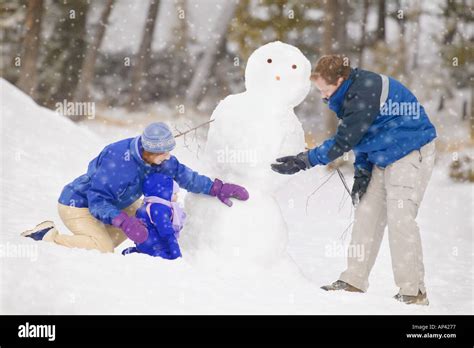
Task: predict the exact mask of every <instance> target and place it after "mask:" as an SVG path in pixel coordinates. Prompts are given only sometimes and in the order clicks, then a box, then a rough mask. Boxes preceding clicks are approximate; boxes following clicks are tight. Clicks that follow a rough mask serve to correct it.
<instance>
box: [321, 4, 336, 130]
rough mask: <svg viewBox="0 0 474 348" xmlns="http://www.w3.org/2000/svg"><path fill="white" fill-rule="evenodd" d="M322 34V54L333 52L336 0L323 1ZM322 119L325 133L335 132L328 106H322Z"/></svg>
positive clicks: (334, 118)
mask: <svg viewBox="0 0 474 348" xmlns="http://www.w3.org/2000/svg"><path fill="white" fill-rule="evenodd" d="M324 11H325V16H324V23H323V25H324V36H323V52H322V54H332V53H334V47H333V41H334V37H335V34H336V26H335V21H336V16H337V1H333V0H327V1H326V2H325V3H324ZM324 119H325V120H326V131H327V135H332V134H334V133H335V132H336V128H337V117H336V116H335V115H334V113H333V112H332V111H331V110H329V108H327V107H326V108H324Z"/></svg>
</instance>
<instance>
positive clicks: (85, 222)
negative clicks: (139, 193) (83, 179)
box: [53, 199, 142, 253]
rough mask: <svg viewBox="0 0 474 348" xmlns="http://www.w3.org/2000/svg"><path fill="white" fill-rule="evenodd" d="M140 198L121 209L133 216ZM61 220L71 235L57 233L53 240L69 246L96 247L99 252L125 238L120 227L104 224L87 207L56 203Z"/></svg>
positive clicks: (108, 250) (117, 244)
mask: <svg viewBox="0 0 474 348" xmlns="http://www.w3.org/2000/svg"><path fill="white" fill-rule="evenodd" d="M141 202H142V200H141V199H139V200H137V201H135V202H134V203H132V204H131V205H130V206H128V207H127V208H125V209H123V210H122V211H124V212H125V213H127V214H128V215H130V216H135V212H136V210H137V209H138V208H139V207H140V205H141ZM58 212H59V216H60V217H61V220H62V221H63V222H64V224H65V225H66V227H67V228H68V229H69V230H70V231H71V232H72V233H73V235H72V236H71V235H65V234H58V235H56V236H55V237H54V239H53V241H54V243H56V244H59V245H64V246H66V247H69V248H82V249H97V250H99V251H101V252H104V253H106V252H113V251H114V249H115V248H116V247H117V246H119V245H120V244H122V242H123V241H125V240H126V239H127V236H126V235H125V234H124V233H123V232H122V230H121V229H119V228H116V227H113V226H112V225H106V224H104V223H102V222H101V221H100V220H97V219H96V218H95V217H94V216H92V215H91V213H90V211H89V208H76V207H70V206H68V205H64V204H61V203H58Z"/></svg>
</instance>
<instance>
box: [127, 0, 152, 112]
mask: <svg viewBox="0 0 474 348" xmlns="http://www.w3.org/2000/svg"><path fill="white" fill-rule="evenodd" d="M159 7H160V1H159V0H151V3H150V7H149V8H148V14H147V18H146V23H145V28H144V29H143V35H142V41H141V43H140V48H139V50H138V53H137V55H136V58H135V61H136V63H135V66H134V68H133V71H132V88H131V92H130V101H129V104H130V105H129V108H131V109H136V108H137V104H138V103H139V101H140V92H141V90H142V88H143V87H144V86H145V84H146V80H145V81H144V79H143V77H144V76H143V75H144V72H145V70H146V69H147V63H148V58H149V55H150V53H151V44H152V39H153V32H154V31H155V24H156V17H157V15H158V9H159ZM145 75H146V74H145Z"/></svg>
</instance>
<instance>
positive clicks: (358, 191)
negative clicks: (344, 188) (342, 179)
mask: <svg viewBox="0 0 474 348" xmlns="http://www.w3.org/2000/svg"><path fill="white" fill-rule="evenodd" d="M371 176H372V173H371V172H369V171H368V170H367V169H363V168H360V169H359V168H357V169H356V170H355V172H354V185H353V186H352V192H351V197H352V204H353V205H354V206H356V205H357V204H359V202H360V200H361V198H362V196H363V195H364V194H365V192H366V191H367V187H368V186H369V182H370V178H371Z"/></svg>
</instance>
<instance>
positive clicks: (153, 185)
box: [135, 174, 181, 260]
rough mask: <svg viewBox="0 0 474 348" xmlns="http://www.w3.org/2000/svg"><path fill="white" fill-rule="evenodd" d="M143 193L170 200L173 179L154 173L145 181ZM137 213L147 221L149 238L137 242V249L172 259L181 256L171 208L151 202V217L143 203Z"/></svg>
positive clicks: (137, 215)
mask: <svg viewBox="0 0 474 348" xmlns="http://www.w3.org/2000/svg"><path fill="white" fill-rule="evenodd" d="M143 194H144V195H145V196H157V197H160V198H163V199H165V200H167V201H170V200H171V196H172V194H173V179H171V178H170V177H168V176H164V175H162V174H152V175H150V176H148V177H147V178H146V180H145V182H144V183H143ZM135 215H136V217H137V218H139V219H140V220H142V221H143V222H144V223H145V225H146V227H147V230H148V238H147V240H146V241H144V242H143V243H141V244H136V248H135V250H136V251H138V252H140V253H144V254H148V255H151V256H160V257H162V258H165V259H170V260H173V259H176V258H178V257H180V256H181V250H180V248H179V245H178V240H177V239H176V235H175V231H174V229H173V224H172V220H171V217H172V215H173V212H172V211H171V208H169V207H167V206H166V205H164V204H160V203H151V204H150V215H151V217H152V219H150V216H149V215H148V213H147V211H146V204H143V205H142V206H141V207H140V208H139V209H138V210H137V212H136V214H135Z"/></svg>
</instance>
